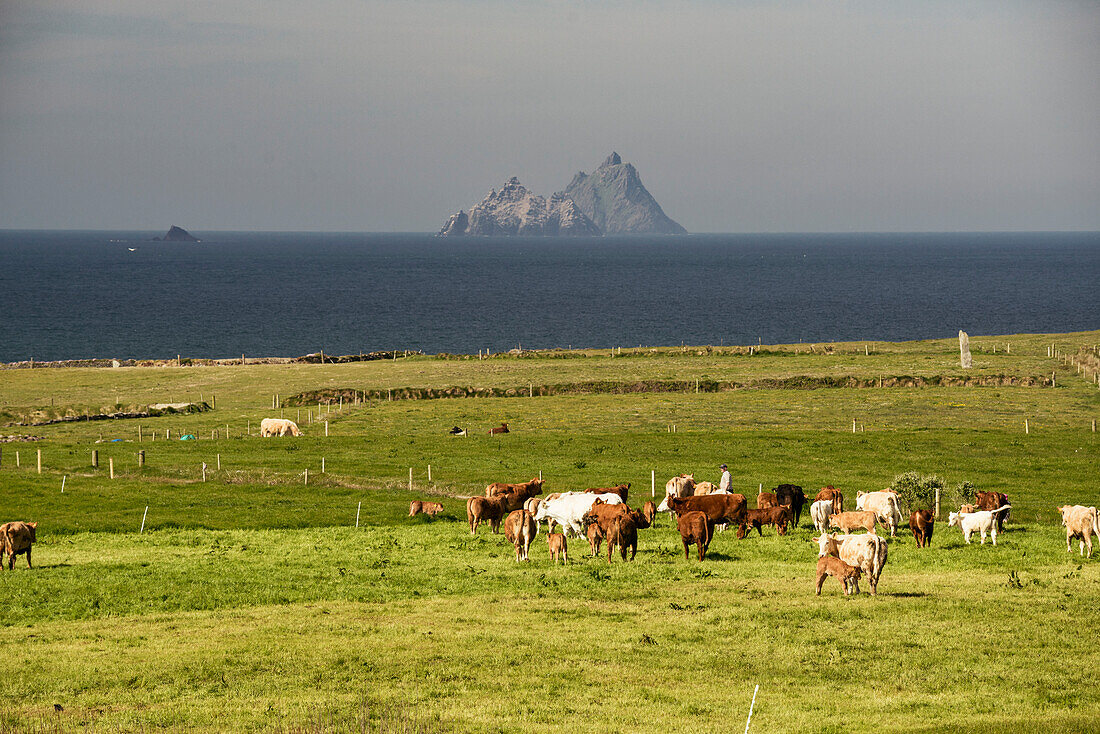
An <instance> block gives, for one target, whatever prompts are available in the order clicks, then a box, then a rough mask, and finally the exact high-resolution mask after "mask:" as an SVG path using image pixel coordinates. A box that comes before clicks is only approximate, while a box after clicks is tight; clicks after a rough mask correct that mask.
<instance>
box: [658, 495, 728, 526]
mask: <svg viewBox="0 0 1100 734" xmlns="http://www.w3.org/2000/svg"><path fill="white" fill-rule="evenodd" d="M665 502H667V503H668V508H669V509H670V510H672V511H673V512H675V513H676V514H677V515H682V514H684V513H685V512H692V511H694V510H698V511H700V512H704V513H706V516H707V518H708V519H710V520H711V521H712V522H714V523H715V524H717V523H733V524H736V525H739V524H741V521H742V520H743V519H744V517H745V510H746V509H747V503H746V502H745V495H743V494H708V495H704V496H703V497H684V498H682V499H681V498H679V497H666V498H665Z"/></svg>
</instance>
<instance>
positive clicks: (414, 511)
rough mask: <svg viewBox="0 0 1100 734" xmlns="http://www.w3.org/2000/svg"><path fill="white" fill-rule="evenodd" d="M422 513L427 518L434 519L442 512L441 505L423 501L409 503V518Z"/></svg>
mask: <svg viewBox="0 0 1100 734" xmlns="http://www.w3.org/2000/svg"><path fill="white" fill-rule="evenodd" d="M422 512H423V513H424V514H425V515H428V516H429V517H434V516H436V515H438V514H439V513H441V512H443V505H441V504H439V503H438V502H425V501H423V500H413V501H412V502H410V503H409V517H413V516H415V515H419V514H420V513H422Z"/></svg>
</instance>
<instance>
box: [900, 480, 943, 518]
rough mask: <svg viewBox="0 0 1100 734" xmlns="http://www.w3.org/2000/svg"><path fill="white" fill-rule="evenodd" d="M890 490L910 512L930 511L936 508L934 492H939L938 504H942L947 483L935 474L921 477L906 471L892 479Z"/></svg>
mask: <svg viewBox="0 0 1100 734" xmlns="http://www.w3.org/2000/svg"><path fill="white" fill-rule="evenodd" d="M890 489H892V490H894V491H895V492H897V493H898V500H899V501H900V502H901V503H903V504H904V505H905V507H906V508H907V509H908V510H909V512H912V511H913V510H917V509H925V510H931V509H933V508H934V507H935V506H936V490H937V489H938V490H940V502H943V498H944V494H945V490H946V489H947V483H946V482H944V481H943V479H941V478H940V477H938V476H936V475H935V474H929V475H927V476H921V475H920V474H917V473H916V472H915V471H907V472H905V473H904V474H898V475H897V476H896V477H894V482H893V483H892V484H891V485H890Z"/></svg>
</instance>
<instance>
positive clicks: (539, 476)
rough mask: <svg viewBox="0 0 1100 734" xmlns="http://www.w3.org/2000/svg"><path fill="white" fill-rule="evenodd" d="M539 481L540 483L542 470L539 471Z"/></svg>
mask: <svg viewBox="0 0 1100 734" xmlns="http://www.w3.org/2000/svg"><path fill="white" fill-rule="evenodd" d="M539 481H540V482H541V481H542V469H539Z"/></svg>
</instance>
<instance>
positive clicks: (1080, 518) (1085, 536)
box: [1058, 505, 1100, 558]
mask: <svg viewBox="0 0 1100 734" xmlns="http://www.w3.org/2000/svg"><path fill="white" fill-rule="evenodd" d="M1058 512H1060V513H1062V524H1063V525H1065V526H1066V553H1071V552H1072V550H1071V548H1070V541H1071V540H1073V539H1074V538H1080V539H1081V555H1085V546H1086V545H1087V546H1088V549H1089V556H1088V557H1089V558H1092V536H1093V534H1095V535H1096V536H1097V537H1098V538H1100V521H1098V520H1097V516H1096V508H1095V507H1085V506H1084V505H1073V506H1072V507H1071V506H1070V505H1066V506H1065V507H1059V508H1058Z"/></svg>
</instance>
